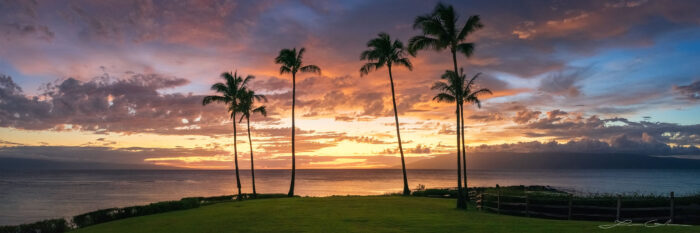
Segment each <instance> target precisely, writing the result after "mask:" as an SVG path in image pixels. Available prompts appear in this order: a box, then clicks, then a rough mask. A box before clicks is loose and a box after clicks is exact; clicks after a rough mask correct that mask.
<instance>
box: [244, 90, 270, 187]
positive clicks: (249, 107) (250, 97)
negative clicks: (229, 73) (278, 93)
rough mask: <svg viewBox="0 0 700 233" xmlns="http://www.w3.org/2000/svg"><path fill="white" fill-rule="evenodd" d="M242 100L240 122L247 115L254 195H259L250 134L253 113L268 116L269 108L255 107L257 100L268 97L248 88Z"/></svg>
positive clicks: (264, 99) (263, 99)
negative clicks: (256, 188) (256, 189)
mask: <svg viewBox="0 0 700 233" xmlns="http://www.w3.org/2000/svg"><path fill="white" fill-rule="evenodd" d="M240 100H241V102H240V104H239V105H238V112H240V113H241V119H240V120H239V121H238V123H240V122H241V121H243V118H244V117H245V120H246V124H247V125H248V145H250V174H251V177H252V179H253V197H257V195H258V193H257V192H256V191H255V164H254V163H253V140H252V139H251V136H250V115H251V113H252V114H254V113H260V115H263V116H267V110H266V109H265V106H259V107H257V108H253V105H254V104H255V101H265V102H267V98H266V97H265V96H264V95H258V94H255V92H254V91H252V90H246V91H245V92H243V93H242V94H241V98H240Z"/></svg>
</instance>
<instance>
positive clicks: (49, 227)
mask: <svg viewBox="0 0 700 233" xmlns="http://www.w3.org/2000/svg"><path fill="white" fill-rule="evenodd" d="M69 229H70V228H69V227H68V223H67V222H66V220H65V219H62V218H59V219H49V220H43V221H39V222H35V223H29V224H22V225H19V226H1V227H0V233H37V232H41V233H63V232H66V231H68V230H69Z"/></svg>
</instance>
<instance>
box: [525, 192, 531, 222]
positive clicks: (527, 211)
mask: <svg viewBox="0 0 700 233" xmlns="http://www.w3.org/2000/svg"><path fill="white" fill-rule="evenodd" d="M525 216H528V217H530V198H529V197H528V196H527V193H525Z"/></svg>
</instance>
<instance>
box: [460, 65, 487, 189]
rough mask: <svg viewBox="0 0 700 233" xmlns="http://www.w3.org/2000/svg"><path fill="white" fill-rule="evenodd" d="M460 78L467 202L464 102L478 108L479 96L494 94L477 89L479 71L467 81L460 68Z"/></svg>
mask: <svg viewBox="0 0 700 233" xmlns="http://www.w3.org/2000/svg"><path fill="white" fill-rule="evenodd" d="M459 71H460V75H459V76H460V78H459V79H460V80H462V82H463V84H462V99H461V101H460V103H459V111H460V116H461V124H462V125H461V126H462V128H461V130H462V164H463V169H464V170H462V171H463V172H464V189H465V190H467V195H466V196H465V198H466V201H467V203H469V194H468V192H469V188H468V187H467V149H466V146H465V144H466V143H465V141H464V103H465V102H466V103H471V104H476V106H477V107H478V108H481V100H480V99H479V96H481V95H483V94H493V93H492V92H491V90H489V89H488V88H481V89H478V90H476V86H475V85H476V84H475V82H476V79H477V78H479V76H480V75H481V73H477V74H476V75H474V77H472V78H471V79H470V80H469V81H468V82H465V81H466V80H467V78H466V75H465V74H464V70H463V69H460V70H459Z"/></svg>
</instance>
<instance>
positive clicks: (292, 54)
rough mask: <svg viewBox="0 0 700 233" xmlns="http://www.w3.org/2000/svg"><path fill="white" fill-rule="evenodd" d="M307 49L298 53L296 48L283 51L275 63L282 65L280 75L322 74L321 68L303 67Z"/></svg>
mask: <svg viewBox="0 0 700 233" xmlns="http://www.w3.org/2000/svg"><path fill="white" fill-rule="evenodd" d="M305 51H306V49H304V48H301V49H299V51H297V49H296V48H293V49H282V51H280V54H279V56H277V58H275V63H277V64H281V65H282V66H280V74H289V73H291V74H296V73H297V72H299V71H301V72H303V73H317V74H321V68H318V66H316V65H307V66H302V65H303V63H302V58H303V56H304V52H305Z"/></svg>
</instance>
